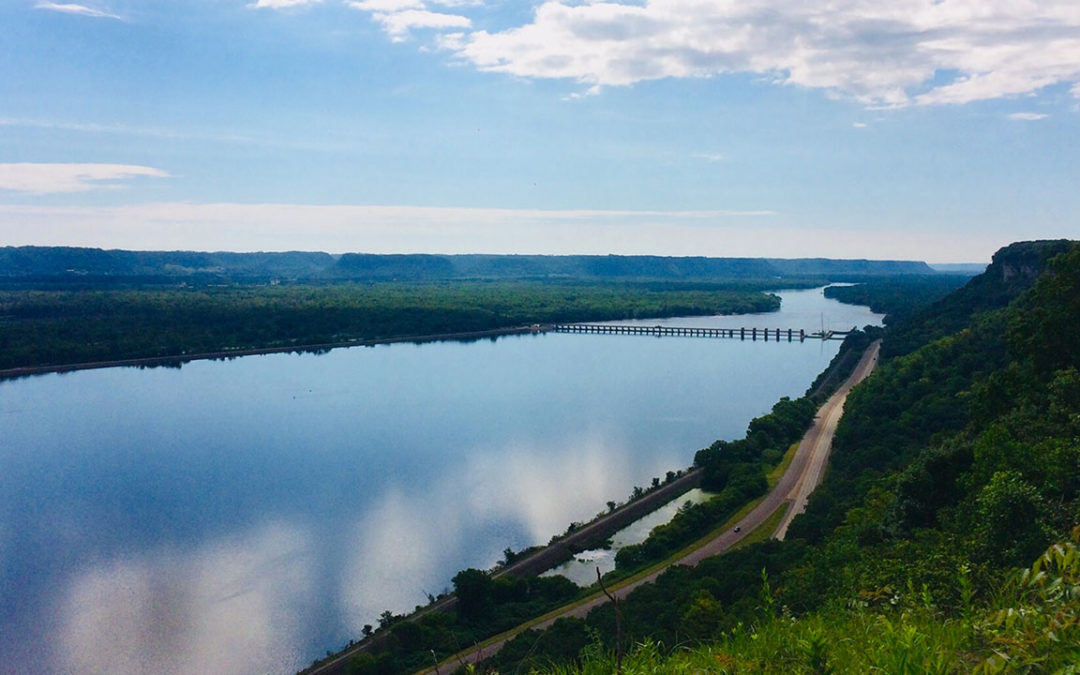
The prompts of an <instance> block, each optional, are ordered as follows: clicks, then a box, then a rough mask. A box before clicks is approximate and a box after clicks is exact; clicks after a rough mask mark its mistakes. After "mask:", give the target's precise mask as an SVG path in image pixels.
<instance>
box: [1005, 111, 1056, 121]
mask: <svg viewBox="0 0 1080 675" xmlns="http://www.w3.org/2000/svg"><path fill="white" fill-rule="evenodd" d="M1008 117H1009V119H1011V120H1022V121H1026V122H1033V121H1035V120H1044V119H1046V118H1047V117H1049V115H1044V114H1043V113H1033V112H1018V113H1013V114H1011V115H1009V116H1008Z"/></svg>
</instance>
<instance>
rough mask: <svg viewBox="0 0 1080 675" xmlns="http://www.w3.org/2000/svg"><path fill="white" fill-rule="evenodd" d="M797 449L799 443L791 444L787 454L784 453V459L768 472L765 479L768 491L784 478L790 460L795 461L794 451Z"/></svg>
mask: <svg viewBox="0 0 1080 675" xmlns="http://www.w3.org/2000/svg"><path fill="white" fill-rule="evenodd" d="M798 449H799V441H797V442H795V443H792V444H791V447H790V448H788V450H787V452H785V453H784V458H783V459H781V460H780V463H779V464H777V465H776V466H775V467H773V470H772V471H770V472H769V475H768V476H766V477H765V480H766V481H768V483H769V489H770V490H772V489H773V488H774V487H776V485H777V483H779V482H780V479H781V478H783V477H784V474H785V473H786V472H787V470H788V467H789V466H791V460H793V459H795V451H796V450H798Z"/></svg>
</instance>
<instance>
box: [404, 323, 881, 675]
mask: <svg viewBox="0 0 1080 675" xmlns="http://www.w3.org/2000/svg"><path fill="white" fill-rule="evenodd" d="M880 348H881V340H876V341H874V342H873V343H872V344H871V345H870V346H869V347H868V348H867V349H866V351H865V352H864V353H863V355H862V358H860V359H859V363H858V364H857V365H856V366H855V370H854V371H853V372H852V373H851V375H849V376H848V378H847V379H846V380H845V381H844V383H843V384H842V385H840V388H839V389H837V390H836V392H834V393H833V395H832V396H830V397H829V398H828V400H827V401H825V403H824V404H823V405H822V406H821V408H820V409H819V410H818V414H817V416H816V417H815V418H814V423H813V425H812V426H811V427H810V429H809V430H807V432H806V433H805V434H804V435H803V438H802V440H801V441H799V447H798V448H797V449H796V450H795V456H794V457H793V458H792V460H791V464H790V465H788V469H787V471H785V472H784V475H783V477H781V478H780V481H779V482H778V483H777V484H776V487H774V488H773V489H772V491H771V492H769V494H767V495H766V496H765V498H764V499H762V500H761V502H759V503H758V505H757V506H756V507H754V509H753V510H752V511H750V513H748V514H746V516H744V517H743V518H742V519H741V520H739V521H738V522H737V523H736V524H735V526H734V527H732V528H731V529H729V530H726V531H724V532H723V533H721V534H720V535H718V536H717V537H715V538H713V539H712V540H710V541H708V542H707V543H705V544H704V545H703V546H701V547H699V548H697V549H695V550H694V551H692V552H690V553H688V554H687V555H685V556H683V557H682V558H679V559H678V560H676V561H674V562H672V563H671V565H696V564H698V563H699V562H701V561H702V560H704V559H705V558H708V557H711V556H714V555H718V554H720V553H723V552H725V551H727V550H728V549H730V548H731V547H732V546H734V545H735V544H737V543H738V542H739V541H741V540H742V539H743V537H746V536H747V535H749V534H750V533H751V532H753V531H754V530H755V529H756V528H757V527H759V526H760V525H762V524H764V523H765V521H767V520H768V519H769V518H770V517H772V515H773V514H774V513H776V510H777V509H779V508H780V507H781V506H784V505H786V504H790V505H791V506H790V507H789V508H788V510H787V511H786V513H785V515H784V518H783V520H782V521H781V522H780V525H779V526H778V527H777V529H776V531H775V532H774V533H773V537H774V538H776V539H783V538H784V535H785V534H786V533H787V528H788V525H789V524H790V523H791V520H792V519H793V518H794V517H795V516H796V515H797V514H799V513H802V512H803V510H805V508H806V497H807V496H808V495H809V494H810V493H811V492H813V490H814V488H815V487H817V486H818V484H819V483H820V482H821V477H822V474H823V472H824V468H825V461H826V460H827V459H828V457H829V449H830V447H831V446H832V439H833V436H834V435H835V434H836V425H837V424H838V423H839V422H840V417H841V416H842V415H843V411H844V401H845V400H847V396H848V393H850V392H851V389H852V388H853V387H854V386H855V385H856V384H858V383H859V382H862V381H863V380H864V379H866V377H867V376H868V375H870V373H871V372H872V371H873V369H874V366H876V365H877V361H878V351H879V350H880ZM736 530H738V531H737V532H736ZM668 567H670V565H668ZM666 569H667V567H664V568H662V569H659V570H657V571H655V572H653V573H651V574H649V575H647V576H645V577H642V578H641V579H637V580H635V581H633V582H632V583H629V584H626V585H624V586H621V587H619V588H617V589H615V590H613V591H611V593H612V595H614V596H615V597H617V598H624V597H626V596H627V595H629V594H630V593H631V592H633V590H634V589H636V588H637V587H638V586H641V585H642V584H648V583H652V582H653V581H655V580H656V578H657V577H658V576H660V575H661V574H663V572H664V571H665V570H666ZM605 602H608V600H607V598H605V597H604V596H603V595H600V596H598V597H595V598H593V599H591V600H589V601H588V602H584V603H582V604H580V605H577V606H574V607H571V608H569V609H567V610H566V611H565V612H560V613H559V614H558V615H555V616H552V617H550V618H548V619H545V620H544V621H541V622H539V623H536V624H534V625H532V626H530V628H532V629H535V630H543V629H545V628H548V627H549V626H551V624H553V623H555V622H556V621H557V620H559V619H562V618H566V617H577V618H584V617H585V616H586V615H587V614H588V613H589V612H590V611H592V610H593V609H595V608H596V607H598V606H600V605H602V604H604V603H605ZM515 636H516V633H515V635H509V636H507V637H506V638H504V639H501V640H498V641H496V642H492V643H491V644H488V645H485V646H483V647H479V648H476V649H472V650H468V651H466V652H463V653H459V654H456V655H454V656H452V657H451V658H449V659H446V660H445V661H443V662H442V663H440V664H439V669H447V668H451V669H452V668H453V667H454V666H455V665H461V664H464V663H479V662H480V661H482V660H484V659H486V658H488V657H490V656H491V655H493V654H494V653H495V652H497V651H499V650H500V649H502V646H503V645H504V644H506V642H507V640H511V639H513V638H514V637H515ZM435 672H436V669H435V668H432V669H428V670H424V671H421V673H420V675H428V674H429V673H435Z"/></svg>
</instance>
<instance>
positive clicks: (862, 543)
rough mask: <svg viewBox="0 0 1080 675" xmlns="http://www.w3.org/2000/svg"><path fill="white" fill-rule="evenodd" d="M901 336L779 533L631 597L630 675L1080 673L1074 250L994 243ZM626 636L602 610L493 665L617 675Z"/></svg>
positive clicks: (1062, 245)
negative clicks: (806, 500)
mask: <svg viewBox="0 0 1080 675" xmlns="http://www.w3.org/2000/svg"><path fill="white" fill-rule="evenodd" d="M890 342H892V343H893V345H892V346H891V348H890V349H889V351H888V352H887V353H888V354H890V355H891V356H889V357H888V358H886V359H884V360H883V363H882V364H881V365H880V366H879V368H878V370H877V371H876V372H875V374H874V375H873V376H872V377H871V378H870V379H868V380H867V381H866V382H865V383H864V384H863V385H861V386H860V387H858V388H856V389H855V391H854V392H853V393H852V394H851V396H850V397H849V399H848V401H847V404H846V406H845V414H844V418H843V420H842V422H841V424H840V428H839V430H838V432H837V436H836V440H835V443H834V449H833V454H832V456H831V458H830V468H829V472H828V475H827V477H826V480H825V482H824V483H823V484H822V486H821V487H819V488H818V490H817V491H816V492H815V493H814V494H813V495H812V497H811V500H810V504H809V508H808V510H807V512H806V514H805V515H803V516H800V517H798V518H796V520H795V521H794V523H793V524H792V526H791V528H790V529H789V531H788V538H787V541H784V542H775V541H773V542H768V543H764V544H759V545H754V546H750V547H747V548H744V549H741V550H737V551H735V552H733V553H730V554H728V555H725V556H722V557H718V558H713V559H710V560H707V561H705V562H704V563H702V564H701V565H699V566H697V567H695V568H673V569H671V570H670V571H668V572H667V573H665V574H664V575H662V576H661V577H660V578H659V579H658V581H657V582H656V583H655V584H652V585H648V586H644V587H642V588H640V589H639V590H637V591H636V592H635V593H633V594H632V595H631V596H630V597H629V598H628V599H627V600H626V601H625V602H624V603H622V604H623V607H622V626H623V630H624V631H625V633H626V639H627V643H628V644H630V645H635V644H636V645H639V646H638V647H637V648H636V651H635V652H634V653H633V654H632V655H631V658H630V660H629V661H628V663H627V671H626V672H731V673H734V672H775V673H788V672H805V673H826V672H852V673H863V672H886V673H923V672H936V673H953V672H972V671H978V672H985V673H995V672H1076V670H1075V668H1076V665H1077V664H1078V663H1080V631H1078V626H1080V612H1078V608H1080V549H1078V548H1077V546H1076V544H1075V543H1074V542H1075V540H1076V538H1077V536H1078V534H1080V533H1078V532H1077V531H1076V530H1074V527H1075V526H1076V525H1077V524H1078V523H1080V245H1078V244H1076V243H1072V242H1032V243H1022V244H1014V245H1013V246H1010V247H1007V248H1005V249H1003V250H1002V251H1000V252H999V253H998V254H997V255H996V256H995V258H994V263H993V264H992V265H991V266H990V267H989V268H988V269H987V271H986V272H985V273H984V274H983V275H980V276H979V277H976V278H974V279H972V280H971V282H970V283H968V284H967V285H965V286H964V287H963V288H961V289H959V290H957V291H955V292H953V293H952V294H950V295H948V296H947V297H945V298H943V299H941V300H940V301H938V302H937V303H935V304H933V305H932V306H930V307H929V308H927V309H925V310H922V311H916V312H914V313H912V314H911V315H910V316H909V317H908V318H906V319H904V320H902V321H898V322H897V323H895V324H894V325H892V326H891V327H890V329H889V331H888V332H887V334H886V336H885V345H889V344H890ZM1050 547H1054V548H1050ZM1048 549H1049V551H1048ZM1044 554H1045V555H1044ZM1022 570H1027V571H1026V572H1023V571H1022ZM615 635H616V631H615V616H614V612H613V611H612V609H611V607H610V605H609V606H607V607H604V608H601V609H599V610H596V611H594V612H593V613H592V614H590V616H589V617H588V619H587V620H585V621H583V622H582V621H567V622H563V623H562V624H560V625H559V628H558V631H557V632H556V633H552V634H551V635H537V634H533V635H531V636H530V637H529V638H527V641H528V648H527V649H525V644H524V642H523V643H521V644H520V645H519V646H516V647H514V646H512V647H511V648H509V649H507V650H504V651H505V653H504V654H502V655H501V656H497V657H496V659H495V660H494V661H493V662H492V664H491V665H492V667H493V668H495V669H497V670H499V671H500V672H522V671H527V670H528V669H529V668H541V669H552V668H554V669H555V670H556V671H559V672H562V671H563V670H566V669H570V670H571V671H573V672H578V671H579V670H580V671H581V672H612V671H613V670H614V662H613V659H612V658H611V650H613V649H614V637H615ZM568 644H573V645H574V646H575V648H576V649H575V650H568V649H567V647H566V645H568ZM512 645H513V643H512ZM687 649H689V651H687ZM569 651H572V653H573V654H574V655H575V656H574V657H573V658H572V659H569V660H567V659H566V657H565V655H566V654H567V653H568V652H569ZM553 663H554V664H560V663H561V664H562V665H561V666H552V665H551V664H553Z"/></svg>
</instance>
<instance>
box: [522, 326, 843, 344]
mask: <svg viewBox="0 0 1080 675" xmlns="http://www.w3.org/2000/svg"><path fill="white" fill-rule="evenodd" d="M535 329H536V330H538V331H550V332H552V333H595V334H600V335H605V334H606V335H655V336H657V337H663V336H673V337H702V338H727V339H730V340H752V341H756V340H763V341H765V342H794V341H796V340H798V341H799V342H803V341H805V340H843V339H844V338H845V337H847V336H848V334H849V333H850V332H851V331H847V330H822V331H814V332H809V331H806V330H804V329H801V328H800V329H795V328H701V327H691V326H642V325H630V324H604V323H555V324H550V325H546V326H537V327H535Z"/></svg>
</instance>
